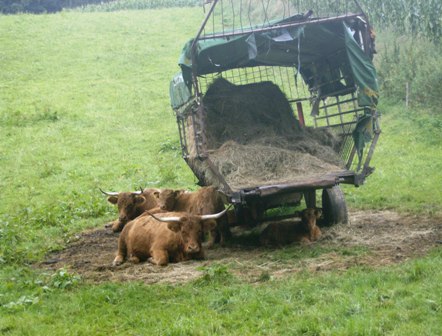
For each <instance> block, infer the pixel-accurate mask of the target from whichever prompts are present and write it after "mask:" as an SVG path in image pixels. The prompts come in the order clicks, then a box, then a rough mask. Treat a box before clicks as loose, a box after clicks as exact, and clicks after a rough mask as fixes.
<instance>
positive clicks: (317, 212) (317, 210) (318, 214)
mask: <svg viewBox="0 0 442 336" xmlns="http://www.w3.org/2000/svg"><path fill="white" fill-rule="evenodd" d="M321 215H322V209H315V216H316V218H319V217H321Z"/></svg>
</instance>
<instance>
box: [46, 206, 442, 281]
mask: <svg viewBox="0 0 442 336" xmlns="http://www.w3.org/2000/svg"><path fill="white" fill-rule="evenodd" d="M238 232H239V231H238V230H237V231H236V233H237V234H238ZM322 232H323V236H322V237H321V239H320V240H319V241H317V242H315V243H313V244H311V245H299V244H292V245H289V246H285V247H279V248H268V247H267V248H266V247H261V246H258V245H257V244H254V243H253V241H254V239H253V236H252V237H251V238H249V239H244V238H241V237H240V236H239V237H237V239H236V241H235V242H233V243H231V244H230V246H228V247H215V248H214V249H211V250H208V251H207V260H204V261H187V262H183V263H178V264H169V265H168V266H166V267H159V266H154V265H151V264H149V263H141V264H138V265H134V264H131V263H129V262H126V263H125V264H123V265H121V266H119V267H112V266H111V263H112V260H113V259H114V256H115V252H116V249H117V241H118V235H117V234H114V233H112V232H111V230H110V229H105V228H100V229H95V230H92V231H87V232H84V233H82V234H79V235H77V237H76V240H75V242H73V243H71V244H70V245H69V246H68V247H67V248H66V249H65V250H63V251H59V252H57V253H53V254H51V255H50V256H48V257H47V259H46V260H45V261H44V262H43V263H41V264H39V267H42V268H45V269H48V270H49V271H51V270H57V269H59V268H62V267H64V268H67V269H68V270H70V271H71V272H74V273H77V274H79V275H81V276H82V278H83V279H84V280H85V281H87V282H90V283H100V282H104V281H117V282H124V281H132V280H139V281H144V282H146V283H180V282H186V281H190V280H193V279H196V278H198V277H200V276H201V275H202V274H203V270H202V269H204V267H210V265H214V264H224V265H227V266H228V269H229V271H231V272H232V273H233V274H235V275H236V276H237V277H239V278H240V279H242V280H244V281H248V282H255V281H259V279H262V278H263V277H266V278H269V277H270V278H280V277H284V276H286V275H288V274H291V273H294V272H299V271H302V270H308V271H311V272H323V271H328V270H345V269H347V268H349V267H351V266H355V265H367V266H370V267H379V266H385V265H390V264H396V263H401V262H404V261H406V260H408V259H410V258H416V257H420V256H423V255H425V254H426V253H428V251H429V250H430V249H433V248H434V247H436V246H442V245H441V243H442V217H440V216H438V217H423V216H420V217H417V216H412V215H399V214H397V213H395V212H392V211H351V212H350V223H349V224H346V225H343V224H341V225H336V226H334V227H330V228H322ZM242 234H244V232H242ZM241 242H242V243H241Z"/></svg>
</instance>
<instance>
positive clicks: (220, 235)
mask: <svg viewBox="0 0 442 336" xmlns="http://www.w3.org/2000/svg"><path fill="white" fill-rule="evenodd" d="M158 206H159V207H160V208H161V209H163V210H168V211H182V212H188V213H190V214H193V215H208V214H211V213H217V212H220V211H223V210H224V202H223V199H222V196H221V194H220V192H218V191H217V190H216V188H215V187H203V188H201V189H199V190H197V191H195V192H186V191H182V190H178V191H173V190H171V189H169V190H167V191H166V190H164V191H163V192H162V194H161V196H160V198H159V200H158ZM230 237H231V233H230V229H229V225H228V222H227V217H226V216H222V217H221V218H220V219H219V220H218V221H217V226H216V227H215V228H214V229H213V230H211V232H210V239H209V242H208V244H207V247H209V248H210V247H212V246H213V244H214V243H215V240H216V239H219V243H220V244H221V245H224V243H225V241H226V240H227V239H229V238H230Z"/></svg>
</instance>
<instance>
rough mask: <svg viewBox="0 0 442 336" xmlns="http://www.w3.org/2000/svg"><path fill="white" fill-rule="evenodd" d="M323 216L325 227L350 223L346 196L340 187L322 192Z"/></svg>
mask: <svg viewBox="0 0 442 336" xmlns="http://www.w3.org/2000/svg"><path fill="white" fill-rule="evenodd" d="M322 214H323V217H324V221H323V224H324V225H325V226H330V225H334V224H338V223H342V224H347V223H348V211H347V204H346V203H345V196H344V193H343V192H342V190H341V188H340V187H339V186H338V185H337V186H334V187H332V188H327V189H323V190H322Z"/></svg>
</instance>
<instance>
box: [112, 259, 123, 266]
mask: <svg viewBox="0 0 442 336" xmlns="http://www.w3.org/2000/svg"><path fill="white" fill-rule="evenodd" d="M123 262H124V260H123V258H121V257H116V258H115V259H114V261H113V262H112V266H114V267H115V266H120V265H121V264H122V263H123Z"/></svg>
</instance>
